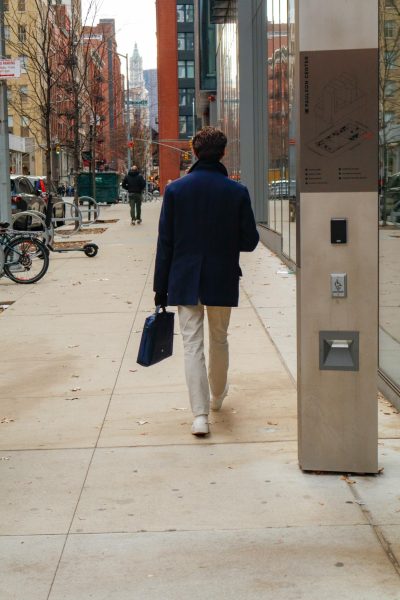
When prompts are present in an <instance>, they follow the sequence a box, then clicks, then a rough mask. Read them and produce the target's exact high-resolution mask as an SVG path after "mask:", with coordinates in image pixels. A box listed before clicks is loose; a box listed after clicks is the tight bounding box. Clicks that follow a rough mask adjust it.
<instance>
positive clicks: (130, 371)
mask: <svg viewBox="0 0 400 600" xmlns="http://www.w3.org/2000/svg"><path fill="white" fill-rule="evenodd" d="M136 372H137V369H129V373H136Z"/></svg>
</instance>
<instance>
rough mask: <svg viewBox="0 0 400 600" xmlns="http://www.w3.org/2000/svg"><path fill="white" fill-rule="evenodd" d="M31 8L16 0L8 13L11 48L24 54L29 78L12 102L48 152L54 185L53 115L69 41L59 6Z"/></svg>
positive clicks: (38, 2) (36, 0)
mask: <svg viewBox="0 0 400 600" xmlns="http://www.w3.org/2000/svg"><path fill="white" fill-rule="evenodd" d="M23 4H25V3H23ZM31 7H32V8H31V10H30V11H29V12H24V11H21V3H20V1H19V0H18V3H17V2H16V1H15V0H12V1H11V2H10V3H9V10H8V13H6V23H7V27H8V29H9V39H8V42H7V43H8V49H9V50H11V51H12V52H13V53H14V54H15V55H17V56H19V57H21V60H22V68H23V71H24V73H25V76H26V81H27V85H26V86H20V87H19V88H18V87H17V86H15V85H14V86H12V88H11V98H10V105H11V107H12V108H13V109H14V111H15V112H16V113H17V114H18V115H19V116H20V117H21V123H23V127H25V128H26V129H27V130H28V131H29V133H30V134H31V135H32V136H33V137H34V138H35V141H36V143H37V145H38V146H39V147H40V148H42V149H43V150H44V151H45V158H46V160H45V165H46V166H45V168H46V176H47V180H48V182H49V185H51V183H52V165H51V151H52V147H53V144H52V118H53V116H54V103H55V102H56V97H57V94H56V90H57V89H59V88H61V87H62V82H63V81H64V80H65V67H64V65H63V62H62V57H63V56H64V53H65V41H66V40H65V35H64V32H63V31H62V30H61V29H60V28H59V27H58V25H57V19H56V10H55V6H53V5H52V4H51V3H50V2H43V1H42V0H32V4H31ZM20 11H21V12H20Z"/></svg>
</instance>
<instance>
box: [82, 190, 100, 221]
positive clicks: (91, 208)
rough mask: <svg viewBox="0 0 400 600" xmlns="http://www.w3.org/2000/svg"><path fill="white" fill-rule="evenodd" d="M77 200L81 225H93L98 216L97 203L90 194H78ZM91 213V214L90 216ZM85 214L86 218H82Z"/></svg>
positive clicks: (98, 207) (98, 208)
mask: <svg viewBox="0 0 400 600" xmlns="http://www.w3.org/2000/svg"><path fill="white" fill-rule="evenodd" d="M78 202H79V210H80V211H81V215H82V227H88V226H89V225H94V223H96V221H97V219H98V218H99V217H100V206H99V205H98V204H97V202H96V200H95V199H94V198H92V197H91V196H80V197H79V199H78ZM92 214H93V216H92V217H91V215H92ZM85 216H86V217H87V220H84V217H85Z"/></svg>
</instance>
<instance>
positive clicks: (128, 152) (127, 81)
mask: <svg viewBox="0 0 400 600" xmlns="http://www.w3.org/2000/svg"><path fill="white" fill-rule="evenodd" d="M125 60H126V126H127V129H128V135H127V141H128V151H127V156H126V159H127V161H128V164H127V165H126V166H127V168H128V169H130V168H131V148H130V146H129V144H130V141H131V115H130V108H131V107H130V102H129V69H128V53H126V54H125Z"/></svg>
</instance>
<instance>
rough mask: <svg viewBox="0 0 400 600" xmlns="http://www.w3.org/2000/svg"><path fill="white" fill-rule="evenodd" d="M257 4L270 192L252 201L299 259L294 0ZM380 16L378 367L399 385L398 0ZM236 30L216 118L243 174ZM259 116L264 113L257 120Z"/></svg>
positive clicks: (227, 44) (227, 36) (226, 47)
mask: <svg viewBox="0 0 400 600" xmlns="http://www.w3.org/2000/svg"><path fill="white" fill-rule="evenodd" d="M259 7H260V2H259V1H258V0H257V2H256V0H254V4H253V9H252V10H253V14H252V16H253V27H254V30H253V37H254V38H257V35H258V34H257V31H258V29H257V28H258V26H259V21H258V19H261V21H262V27H263V31H264V35H265V43H263V46H262V47H260V48H259V49H258V50H257V52H256V56H255V58H254V64H253V65H249V68H252V69H253V70H254V71H256V70H257V65H259V64H260V61H265V63H266V64H265V67H266V71H265V73H266V78H265V84H264V86H263V88H264V96H265V97H264V99H263V106H265V113H266V128H265V134H264V139H265V146H264V149H263V150H264V151H265V152H266V161H267V167H266V171H267V172H266V173H265V175H264V176H265V180H264V184H265V190H266V191H265V194H262V193H261V192H259V191H258V193H257V194H256V195H255V204H256V205H257V206H258V207H260V206H261V205H262V210H259V215H264V216H262V218H261V220H262V223H261V224H262V225H266V226H267V227H268V229H269V230H270V231H271V232H273V235H275V234H276V236H280V240H281V241H280V243H281V246H280V250H281V254H282V256H283V257H286V258H287V259H289V260H290V261H292V262H293V263H294V264H296V130H295V127H296V110H297V107H296V101H295V89H294V82H295V70H296V68H297V65H296V60H295V0H264V2H263V10H262V11H261V10H259ZM260 15H261V16H260ZM233 21H234V20H233ZM261 21H260V22H261ZM379 21H380V24H379V28H380V31H379V35H380V38H379V39H380V81H379V88H380V94H381V95H380V170H379V210H378V206H377V213H379V236H380V250H379V262H380V287H379V304H380V314H379V368H380V371H381V373H382V374H383V375H384V376H385V377H386V379H387V381H388V383H389V384H390V385H391V386H392V387H393V388H395V389H397V391H398V392H399V393H400V260H399V256H400V0H390V2H389V1H388V0H381V2H380V19H379ZM238 31H239V28H238V24H237V22H226V23H223V24H220V25H218V27H217V60H218V100H219V118H220V120H219V124H220V126H221V128H222V129H223V130H224V131H226V133H227V135H228V138H229V151H228V154H227V159H226V164H227V167H228V169H229V172H230V175H231V176H232V177H237V178H240V173H241V171H240V155H239V149H240V146H239V137H240V132H239V72H238V64H239V60H238V59H239V40H238ZM257 39H258V40H259V39H260V36H259V35H258V38H257ZM245 41H246V40H245ZM259 81H260V78H259V79H258V81H257V82H256V83H255V84H254V85H255V87H257V85H258V84H259ZM257 93H258V90H256V89H254V95H256V94H257ZM263 117H264V115H263ZM262 122H263V119H262V118H261V116H260V118H259V123H260V127H261V124H262ZM261 128H262V127H261ZM262 130H263V131H264V128H262ZM245 151H246V149H245V148H243V152H245ZM257 168H258V169H259V171H261V169H260V168H259V166H258V167H257ZM263 170H265V167H264V169H263ZM255 177H256V178H257V173H256V174H255ZM263 196H264V197H263Z"/></svg>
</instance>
